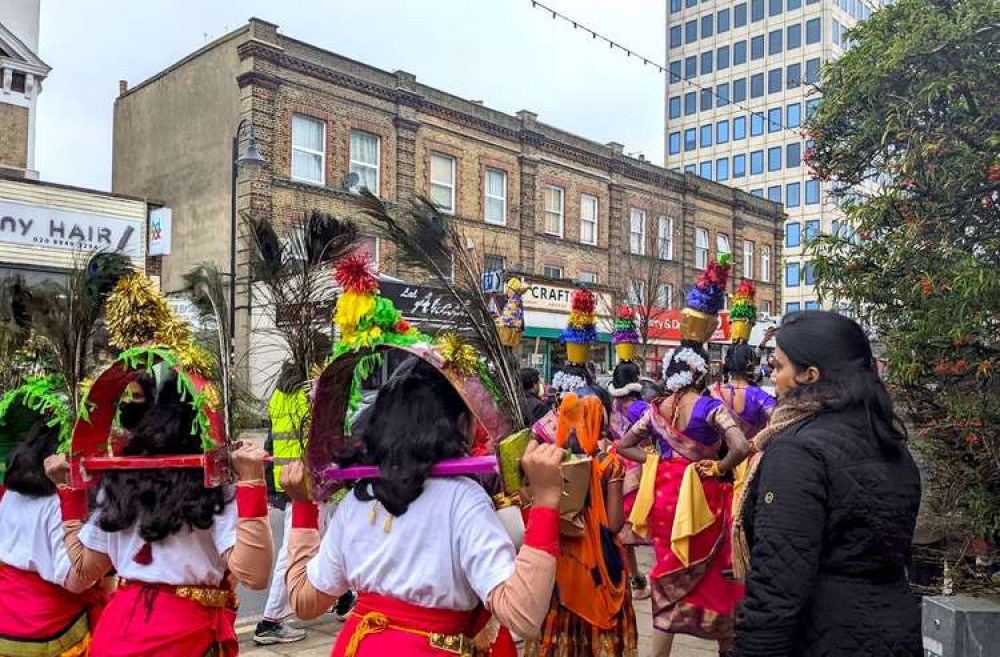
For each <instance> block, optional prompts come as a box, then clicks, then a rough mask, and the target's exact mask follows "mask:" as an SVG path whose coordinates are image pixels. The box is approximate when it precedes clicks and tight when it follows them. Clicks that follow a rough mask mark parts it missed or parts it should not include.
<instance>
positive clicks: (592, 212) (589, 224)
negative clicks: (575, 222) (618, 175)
mask: <svg viewBox="0 0 1000 657" xmlns="http://www.w3.org/2000/svg"><path fill="white" fill-rule="evenodd" d="M580 242H581V243H583V244H597V197H595V196H590V195H589V194H581V195H580Z"/></svg>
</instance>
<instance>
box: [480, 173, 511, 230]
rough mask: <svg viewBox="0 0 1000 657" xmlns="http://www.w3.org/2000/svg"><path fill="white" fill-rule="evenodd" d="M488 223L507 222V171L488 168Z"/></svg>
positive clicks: (486, 206) (500, 224)
mask: <svg viewBox="0 0 1000 657" xmlns="http://www.w3.org/2000/svg"><path fill="white" fill-rule="evenodd" d="M485 195H486V203H485V208H486V216H485V219H486V223H488V224H497V225H499V226H503V225H505V224H506V223H507V172H506V171H502V170H500V169H487V170H486V189H485Z"/></svg>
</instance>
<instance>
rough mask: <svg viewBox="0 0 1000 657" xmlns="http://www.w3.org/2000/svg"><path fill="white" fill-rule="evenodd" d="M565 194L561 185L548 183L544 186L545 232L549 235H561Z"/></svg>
mask: <svg viewBox="0 0 1000 657" xmlns="http://www.w3.org/2000/svg"><path fill="white" fill-rule="evenodd" d="M565 195H566V192H565V191H564V190H563V188H562V187H556V186H555V185H549V186H548V187H546V188H545V232H546V233H548V234H549V235H558V236H559V237H562V236H563V227H564V226H563V219H564V210H565V205H564V203H563V200H564V197H565Z"/></svg>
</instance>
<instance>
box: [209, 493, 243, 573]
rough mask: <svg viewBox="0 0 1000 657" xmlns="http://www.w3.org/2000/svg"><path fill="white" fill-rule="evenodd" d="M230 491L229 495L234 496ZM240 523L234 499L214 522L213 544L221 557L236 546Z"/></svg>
mask: <svg viewBox="0 0 1000 657" xmlns="http://www.w3.org/2000/svg"><path fill="white" fill-rule="evenodd" d="M234 493H235V491H230V492H229V494H234ZM238 523H239V512H238V510H237V508H236V499H235V498H233V500H232V501H230V502H229V503H228V504H227V505H226V506H225V507H224V508H223V509H222V513H220V514H218V515H217V516H215V518H214V519H213V521H212V542H213V543H215V549H216V550H218V551H219V556H220V557H221V556H222V555H224V554H225V553H226V552H227V551H229V550H231V549H233V546H235V545H236V525H237V524H238Z"/></svg>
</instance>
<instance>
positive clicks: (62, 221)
mask: <svg viewBox="0 0 1000 657" xmlns="http://www.w3.org/2000/svg"><path fill="white" fill-rule="evenodd" d="M0 242H7V243H10V244H30V245H33V246H41V247H47V248H50V249H67V250H76V249H83V250H85V251H97V250H101V249H104V250H108V251H119V252H121V253H122V254H124V255H127V256H131V257H141V256H142V252H143V249H142V233H141V224H140V222H139V221H138V220H131V219H125V218H121V217H111V216H108V215H102V214H92V213H89V212H78V211H76V210H66V209H63V208H49V207H43V206H38V205H25V204H23V203H15V202H14V201H8V200H6V199H0Z"/></svg>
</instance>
